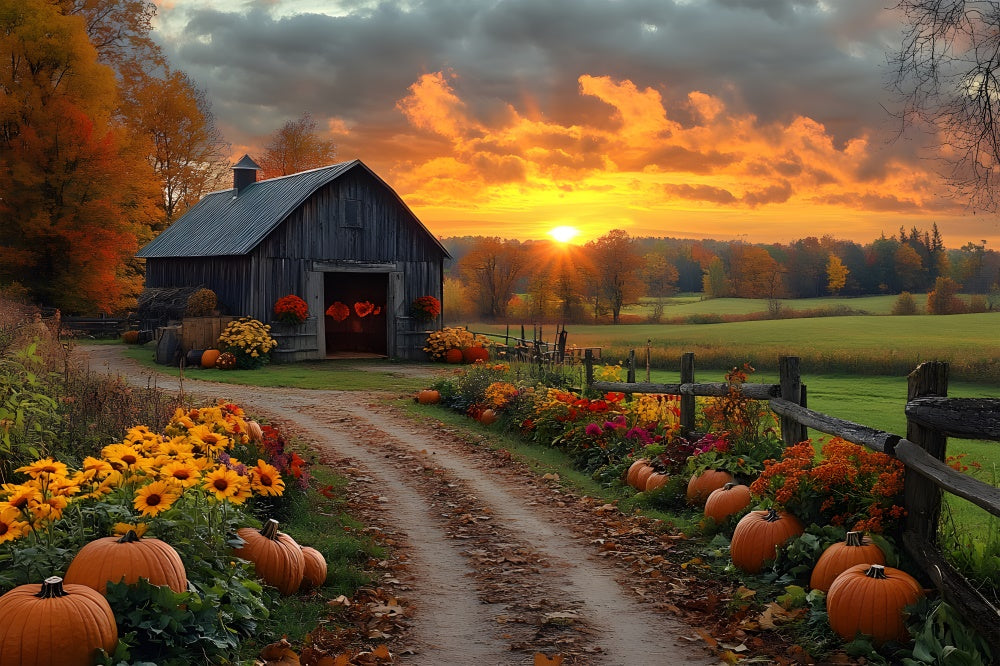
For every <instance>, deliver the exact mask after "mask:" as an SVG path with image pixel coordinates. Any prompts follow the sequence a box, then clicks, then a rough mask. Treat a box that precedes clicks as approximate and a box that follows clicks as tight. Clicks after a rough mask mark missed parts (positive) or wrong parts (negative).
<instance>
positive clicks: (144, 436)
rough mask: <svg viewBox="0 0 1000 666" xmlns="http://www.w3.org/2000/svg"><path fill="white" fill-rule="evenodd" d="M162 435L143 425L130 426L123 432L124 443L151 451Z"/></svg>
mask: <svg viewBox="0 0 1000 666" xmlns="http://www.w3.org/2000/svg"><path fill="white" fill-rule="evenodd" d="M161 440H162V437H161V436H160V435H158V434H157V433H155V432H153V431H152V430H150V429H149V428H147V427H146V426H144V425H138V426H135V427H134V428H130V429H129V431H128V432H127V433H125V444H128V445H130V446H134V447H135V448H137V449H139V450H141V451H152V450H154V449H155V448H156V446H157V445H158V444H159V443H160V441H161Z"/></svg>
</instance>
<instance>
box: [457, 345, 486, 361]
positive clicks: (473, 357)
mask: <svg viewBox="0 0 1000 666" xmlns="http://www.w3.org/2000/svg"><path fill="white" fill-rule="evenodd" d="M462 360H463V361H464V362H465V363H475V362H476V361H483V362H486V361H488V360H490V352H489V350H487V349H486V348H485V347H466V348H465V349H463V350H462Z"/></svg>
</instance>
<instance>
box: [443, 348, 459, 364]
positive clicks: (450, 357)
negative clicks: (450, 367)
mask: <svg viewBox="0 0 1000 666" xmlns="http://www.w3.org/2000/svg"><path fill="white" fill-rule="evenodd" d="M444 360H445V363H461V362H462V350H461V349H449V350H448V351H446V352H445V353H444Z"/></svg>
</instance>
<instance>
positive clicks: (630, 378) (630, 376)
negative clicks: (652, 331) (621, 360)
mask: <svg viewBox="0 0 1000 666" xmlns="http://www.w3.org/2000/svg"><path fill="white" fill-rule="evenodd" d="M625 381H626V382H628V383H629V384H635V350H634V349H630V350H629V351H628V371H627V372H626V373H625Z"/></svg>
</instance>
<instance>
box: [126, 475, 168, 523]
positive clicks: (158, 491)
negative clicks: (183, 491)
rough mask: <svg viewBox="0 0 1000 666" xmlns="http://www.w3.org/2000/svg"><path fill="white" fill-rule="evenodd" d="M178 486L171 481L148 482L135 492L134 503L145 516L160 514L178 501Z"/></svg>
mask: <svg viewBox="0 0 1000 666" xmlns="http://www.w3.org/2000/svg"><path fill="white" fill-rule="evenodd" d="M178 497H179V493H178V492H177V488H176V487H175V486H174V485H173V484H172V483H170V482H169V481H153V482H152V483H147V484H146V485H145V486H143V487H142V488H140V489H139V490H138V491H137V492H136V493H135V500H134V501H133V502H132V505H133V506H134V507H135V508H136V509H137V510H139V511H141V512H142V515H144V516H158V515H160V514H161V513H163V512H164V511H166V510H167V509H169V508H170V507H171V506H172V505H173V503H174V502H176V501H177V498H178Z"/></svg>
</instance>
